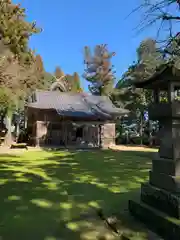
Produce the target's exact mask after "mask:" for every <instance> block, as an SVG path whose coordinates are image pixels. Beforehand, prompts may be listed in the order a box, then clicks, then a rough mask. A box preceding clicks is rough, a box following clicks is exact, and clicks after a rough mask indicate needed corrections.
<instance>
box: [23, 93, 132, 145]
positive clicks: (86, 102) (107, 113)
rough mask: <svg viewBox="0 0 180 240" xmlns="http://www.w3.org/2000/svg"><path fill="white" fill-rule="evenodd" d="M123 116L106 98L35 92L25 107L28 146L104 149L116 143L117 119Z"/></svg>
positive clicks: (122, 112)
mask: <svg viewBox="0 0 180 240" xmlns="http://www.w3.org/2000/svg"><path fill="white" fill-rule="evenodd" d="M126 113H128V111H127V110H124V109H120V108H116V107H115V106H114V105H113V104H112V103H111V101H110V100H109V99H108V98H106V97H101V96H92V95H84V94H80V93H79V94H72V93H61V92H58V91H36V92H35V95H33V97H32V102H29V104H28V106H27V116H28V128H29V129H31V130H30V135H31V144H33V145H35V146H56V147H67V148H70V147H75V148H103V149H106V148H108V147H109V145H112V144H115V122H116V119H117V117H119V116H121V115H124V114H126Z"/></svg>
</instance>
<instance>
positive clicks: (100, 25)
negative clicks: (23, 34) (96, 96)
mask: <svg viewBox="0 0 180 240" xmlns="http://www.w3.org/2000/svg"><path fill="white" fill-rule="evenodd" d="M14 2H18V3H22V6H23V7H25V8H26V9H27V11H26V13H27V19H28V20H30V21H32V20H35V21H36V22H37V24H38V25H39V26H40V27H42V28H43V32H42V33H40V34H39V35H36V36H34V37H32V38H31V40H30V47H31V48H32V49H35V50H36V52H37V53H38V54H40V55H41V56H42V58H43V61H44V65H45V68H46V70H47V71H49V72H53V71H54V69H55V67H56V66H60V67H61V68H62V70H63V71H64V72H65V73H69V74H71V73H73V72H75V71H77V72H78V73H79V74H80V76H81V75H82V74H83V69H84V65H83V47H84V46H86V45H88V46H91V47H94V46H95V45H96V44H104V43H106V44H108V46H109V50H112V51H115V52H116V56H115V57H114V58H113V64H114V65H115V68H116V77H117V79H119V78H120V76H121V75H122V74H123V72H124V71H125V70H126V69H127V68H128V66H129V65H130V64H131V63H132V62H133V60H135V58H136V48H137V46H138V45H139V43H140V42H141V41H142V40H143V39H144V38H147V37H153V36H155V34H156V30H155V29H154V28H148V29H146V30H145V31H144V32H142V33H141V34H139V35H137V34H136V31H135V30H133V29H134V27H136V26H137V24H138V23H139V20H140V13H139V12H137V13H134V14H133V15H132V16H131V17H129V18H127V19H125V18H126V16H127V15H128V14H129V13H130V12H131V10H132V9H134V8H135V7H136V6H138V5H139V3H140V2H141V0H126V1H120V0H110V1H109V0H105V1H103V0H91V1H85V0H76V1H75V0H52V1H45V0H19V1H18V0H16V1H14ZM87 85H88V83H87V82H86V81H85V80H84V79H82V86H83V87H84V88H85V90H87Z"/></svg>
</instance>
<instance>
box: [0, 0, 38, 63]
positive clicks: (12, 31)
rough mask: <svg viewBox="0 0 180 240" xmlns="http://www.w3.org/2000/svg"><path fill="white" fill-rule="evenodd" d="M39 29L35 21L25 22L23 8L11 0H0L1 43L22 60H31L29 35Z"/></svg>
mask: <svg viewBox="0 0 180 240" xmlns="http://www.w3.org/2000/svg"><path fill="white" fill-rule="evenodd" d="M39 31H40V29H39V28H37V27H36V23H35V22H32V23H30V22H27V20H26V14H25V9H24V8H22V7H21V6H20V4H18V5H17V4H13V3H12V2H11V0H2V1H1V2H0V35H1V39H2V41H3V43H4V44H5V45H8V46H9V48H10V50H11V51H12V52H13V53H14V54H15V55H16V56H18V57H19V58H20V60H22V61H27V62H29V61H31V58H32V51H31V50H30V49H29V47H28V40H29V37H30V36H31V35H32V34H34V33H38V32H39Z"/></svg>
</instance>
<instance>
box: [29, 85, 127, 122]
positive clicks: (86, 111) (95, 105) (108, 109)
mask: <svg viewBox="0 0 180 240" xmlns="http://www.w3.org/2000/svg"><path fill="white" fill-rule="evenodd" d="M32 99H34V100H33V101H32V102H30V103H29V104H28V107H30V108H37V109H54V110H56V111H57V113H58V114H59V115H61V116H69V117H98V118H107V119H109V118H114V117H118V116H121V115H125V114H127V113H128V110H125V109H121V108H116V107H115V106H114V105H113V104H112V102H111V100H110V99H109V98H108V97H105V96H94V95H89V94H84V93H78V94H75V93H70V92H66V93H62V92H59V91H39V90H38V91H36V92H35V94H34V95H33V98H32Z"/></svg>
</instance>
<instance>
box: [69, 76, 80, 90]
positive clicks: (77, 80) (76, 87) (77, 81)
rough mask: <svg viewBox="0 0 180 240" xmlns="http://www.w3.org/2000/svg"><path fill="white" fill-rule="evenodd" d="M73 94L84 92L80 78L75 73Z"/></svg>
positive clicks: (72, 86) (72, 87)
mask: <svg viewBox="0 0 180 240" xmlns="http://www.w3.org/2000/svg"><path fill="white" fill-rule="evenodd" d="M71 91H72V92H82V88H81V82H80V77H79V74H78V73H77V72H74V74H73V77H72V83H71Z"/></svg>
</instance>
